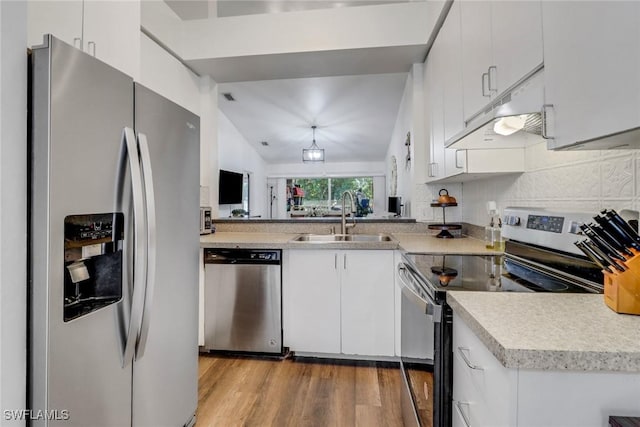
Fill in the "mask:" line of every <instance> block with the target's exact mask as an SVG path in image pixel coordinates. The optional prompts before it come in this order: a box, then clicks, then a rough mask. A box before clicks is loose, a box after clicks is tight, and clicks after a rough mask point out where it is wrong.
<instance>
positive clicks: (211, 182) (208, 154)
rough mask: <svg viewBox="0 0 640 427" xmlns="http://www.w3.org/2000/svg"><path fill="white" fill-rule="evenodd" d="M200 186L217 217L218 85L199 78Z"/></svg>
mask: <svg viewBox="0 0 640 427" xmlns="http://www.w3.org/2000/svg"><path fill="white" fill-rule="evenodd" d="M200 185H201V186H203V187H206V188H208V189H209V191H208V197H207V200H208V201H205V202H203V205H205V206H211V215H212V217H213V218H216V217H217V216H218V204H217V203H214V201H217V200H218V85H216V82H215V81H213V80H212V79H211V78H209V77H207V76H203V77H201V78H200Z"/></svg>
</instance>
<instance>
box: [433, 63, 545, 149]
mask: <svg viewBox="0 0 640 427" xmlns="http://www.w3.org/2000/svg"><path fill="white" fill-rule="evenodd" d="M543 105H544V75H543V70H542V68H541V67H540V68H538V69H536V70H535V71H534V72H532V73H531V74H530V75H529V76H527V77H525V78H524V79H522V80H521V81H520V82H519V83H518V84H516V85H514V86H513V89H511V90H508V91H506V92H505V93H504V94H503V95H501V96H500V97H499V98H497V99H496V100H494V101H492V102H491V103H490V104H489V105H488V106H487V107H486V108H485V109H484V110H482V111H480V112H479V113H478V114H476V115H475V116H473V117H471V119H469V120H468V121H467V122H466V123H465V128H464V129H463V130H462V131H461V132H459V133H458V134H456V135H454V136H453V137H452V138H451V139H449V140H448V141H446V142H445V146H446V147H447V148H455V149H459V150H464V149H469V150H472V149H492V148H520V147H526V146H529V145H533V144H537V143H539V142H542V141H544V137H543V135H544V134H545V129H544V128H545V123H544V118H543V115H542V113H541V111H542V109H543Z"/></svg>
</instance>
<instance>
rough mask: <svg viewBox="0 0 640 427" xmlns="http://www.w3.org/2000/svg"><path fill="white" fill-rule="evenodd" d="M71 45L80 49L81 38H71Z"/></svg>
mask: <svg viewBox="0 0 640 427" xmlns="http://www.w3.org/2000/svg"><path fill="white" fill-rule="evenodd" d="M73 47H75V48H77V49H80V50H82V39H81V38H80V37H75V38H74V39H73Z"/></svg>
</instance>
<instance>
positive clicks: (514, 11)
mask: <svg viewBox="0 0 640 427" xmlns="http://www.w3.org/2000/svg"><path fill="white" fill-rule="evenodd" d="M541 3H542V2H540V1H493V2H491V40H492V48H493V49H492V51H493V61H494V62H493V64H492V65H495V66H496V68H497V70H496V76H495V87H497V92H498V94H499V93H500V92H504V91H505V90H507V89H508V88H510V87H511V86H513V85H515V84H516V83H517V82H518V81H519V80H521V79H522V78H523V77H525V76H526V75H527V74H529V73H530V72H531V71H533V70H534V69H536V68H537V67H539V66H540V65H541V64H542V63H543V48H542V4H541ZM491 83H492V89H493V88H494V86H493V80H492V82H491Z"/></svg>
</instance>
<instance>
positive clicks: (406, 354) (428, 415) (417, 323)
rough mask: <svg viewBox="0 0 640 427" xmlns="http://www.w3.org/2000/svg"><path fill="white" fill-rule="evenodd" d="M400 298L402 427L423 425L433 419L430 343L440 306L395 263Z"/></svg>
mask: <svg viewBox="0 0 640 427" xmlns="http://www.w3.org/2000/svg"><path fill="white" fill-rule="evenodd" d="M397 276H398V286H399V287H400V290H401V292H402V299H401V323H400V328H401V338H400V356H401V369H402V374H403V380H404V388H403V390H402V394H401V396H402V417H403V421H404V425H405V426H427V425H429V426H430V425H431V424H432V420H433V402H434V399H433V397H434V396H431V395H433V384H434V374H433V373H432V372H433V371H434V343H435V339H434V338H435V331H436V327H437V324H438V323H439V322H440V319H441V315H442V305H440V304H437V303H436V302H435V301H434V300H433V299H432V298H431V296H430V295H429V293H428V292H427V291H426V288H425V287H426V286H428V285H426V284H425V283H424V282H423V281H422V280H421V278H420V277H419V276H418V274H417V273H416V272H415V271H414V270H413V269H412V268H411V266H409V265H408V264H406V263H403V262H401V263H399V264H398V271H397Z"/></svg>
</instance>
